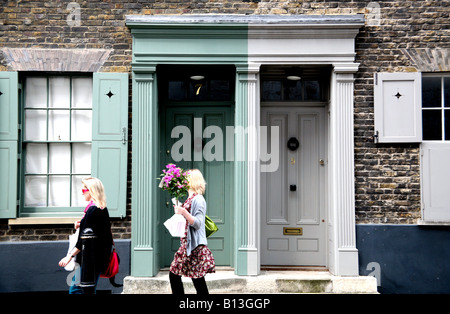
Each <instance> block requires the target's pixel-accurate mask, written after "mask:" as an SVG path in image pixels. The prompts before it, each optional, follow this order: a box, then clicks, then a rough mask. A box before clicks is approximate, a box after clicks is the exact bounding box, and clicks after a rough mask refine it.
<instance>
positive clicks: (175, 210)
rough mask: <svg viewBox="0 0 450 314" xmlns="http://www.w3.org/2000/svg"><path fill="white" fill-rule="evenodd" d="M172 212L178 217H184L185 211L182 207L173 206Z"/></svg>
mask: <svg viewBox="0 0 450 314" xmlns="http://www.w3.org/2000/svg"><path fill="white" fill-rule="evenodd" d="M173 211H174V212H175V214H180V215H183V216H184V213H185V212H186V209H184V207H181V206H176V205H173Z"/></svg>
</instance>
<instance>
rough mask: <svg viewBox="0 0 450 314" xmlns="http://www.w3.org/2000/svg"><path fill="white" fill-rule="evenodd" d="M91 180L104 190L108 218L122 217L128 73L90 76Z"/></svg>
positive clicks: (124, 210)
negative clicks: (100, 182)
mask: <svg viewBox="0 0 450 314" xmlns="http://www.w3.org/2000/svg"><path fill="white" fill-rule="evenodd" d="M93 85H94V86H93V104H92V124H93V125H92V176H94V177H97V178H99V179H100V180H101V181H102V182H103V185H104V187H105V192H106V201H107V204H108V211H109V215H110V216H111V217H125V215H126V198H127V148H128V145H127V143H128V137H127V127H128V73H94V81H93Z"/></svg>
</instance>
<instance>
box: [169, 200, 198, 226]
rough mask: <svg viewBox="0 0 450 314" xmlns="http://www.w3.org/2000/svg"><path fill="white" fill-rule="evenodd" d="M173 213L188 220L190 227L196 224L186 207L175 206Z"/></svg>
mask: <svg viewBox="0 0 450 314" xmlns="http://www.w3.org/2000/svg"><path fill="white" fill-rule="evenodd" d="M173 211H174V212H175V214H180V215H182V216H183V217H184V218H186V220H187V221H188V222H189V224H190V225H193V224H194V220H195V219H194V216H192V215H191V214H190V213H189V212H188V211H187V210H186V209H185V208H184V207H181V206H175V205H173Z"/></svg>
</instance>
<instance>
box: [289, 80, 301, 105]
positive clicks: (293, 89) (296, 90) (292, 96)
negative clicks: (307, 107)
mask: <svg viewBox="0 0 450 314" xmlns="http://www.w3.org/2000/svg"><path fill="white" fill-rule="evenodd" d="M285 95H286V100H302V83H301V81H286V83H285Z"/></svg>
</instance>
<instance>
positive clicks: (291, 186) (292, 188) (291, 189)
mask: <svg viewBox="0 0 450 314" xmlns="http://www.w3.org/2000/svg"><path fill="white" fill-rule="evenodd" d="M289 191H291V192H295V191H297V185H295V184H291V185H289Z"/></svg>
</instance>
